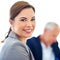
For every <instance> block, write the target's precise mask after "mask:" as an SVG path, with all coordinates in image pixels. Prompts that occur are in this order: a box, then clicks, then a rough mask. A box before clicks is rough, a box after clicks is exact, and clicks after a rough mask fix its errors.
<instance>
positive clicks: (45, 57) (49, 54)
mask: <svg viewBox="0 0 60 60" xmlns="http://www.w3.org/2000/svg"><path fill="white" fill-rule="evenodd" d="M41 45H42V60H55V56H54V53H53V51H52V47H51V46H45V44H44V43H43V42H41Z"/></svg>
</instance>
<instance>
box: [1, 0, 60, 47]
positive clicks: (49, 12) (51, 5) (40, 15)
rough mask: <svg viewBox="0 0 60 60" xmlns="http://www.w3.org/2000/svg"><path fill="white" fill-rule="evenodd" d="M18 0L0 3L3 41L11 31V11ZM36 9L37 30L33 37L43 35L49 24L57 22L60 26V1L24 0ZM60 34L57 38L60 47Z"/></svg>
mask: <svg viewBox="0 0 60 60" xmlns="http://www.w3.org/2000/svg"><path fill="white" fill-rule="evenodd" d="M16 1H18V0H1V1H0V40H3V39H4V37H5V34H6V33H7V32H8V30H9V26H10V24H9V9H10V7H11V5H12V4H13V3H14V2H16ZM24 1H27V2H29V3H31V4H32V5H33V6H34V7H35V9H36V29H35V31H34V33H33V36H38V35H39V34H42V32H43V29H44V26H45V24H46V23H47V22H51V21H53V22H56V23H57V24H58V25H59V26H60V0H24ZM59 37H60V34H59V35H58V37H57V40H58V42H59V47H60V41H59V40H60V38H59Z"/></svg>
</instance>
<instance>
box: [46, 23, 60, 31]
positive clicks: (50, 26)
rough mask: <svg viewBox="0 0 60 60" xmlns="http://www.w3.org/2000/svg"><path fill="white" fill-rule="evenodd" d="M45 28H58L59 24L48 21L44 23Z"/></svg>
mask: <svg viewBox="0 0 60 60" xmlns="http://www.w3.org/2000/svg"><path fill="white" fill-rule="evenodd" d="M45 28H46V29H48V30H53V29H54V28H58V29H59V26H58V24H57V23H55V22H48V23H47V24H46V26H45Z"/></svg>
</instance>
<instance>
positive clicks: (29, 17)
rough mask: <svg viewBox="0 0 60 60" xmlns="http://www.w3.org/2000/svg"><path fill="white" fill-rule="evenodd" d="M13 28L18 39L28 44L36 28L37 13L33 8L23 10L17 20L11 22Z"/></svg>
mask: <svg viewBox="0 0 60 60" xmlns="http://www.w3.org/2000/svg"><path fill="white" fill-rule="evenodd" d="M10 24H11V28H12V31H13V32H14V33H16V35H17V36H18V38H19V39H20V40H21V41H22V42H24V43H26V38H28V37H30V36H31V35H32V33H33V31H34V28H35V12H34V11H33V9H32V8H26V9H23V10H22V11H21V12H20V13H19V14H18V15H17V16H16V17H15V18H14V21H13V20H10Z"/></svg>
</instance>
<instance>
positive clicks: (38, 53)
mask: <svg viewBox="0 0 60 60" xmlns="http://www.w3.org/2000/svg"><path fill="white" fill-rule="evenodd" d="M27 45H28V46H29V48H30V49H31V51H32V53H33V55H34V57H35V60H42V46H41V42H40V38H39V36H38V37H32V38H30V39H28V40H27ZM51 47H52V49H53V52H54V55H55V57H57V58H58V59H59V60H60V49H59V47H58V42H56V43H53V44H52V45H51ZM47 53H48V52H47ZM56 60H57V59H56Z"/></svg>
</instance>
